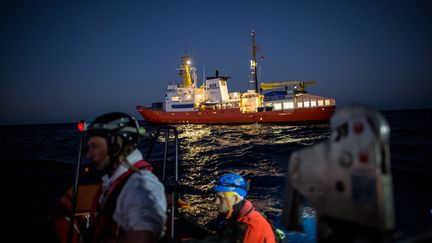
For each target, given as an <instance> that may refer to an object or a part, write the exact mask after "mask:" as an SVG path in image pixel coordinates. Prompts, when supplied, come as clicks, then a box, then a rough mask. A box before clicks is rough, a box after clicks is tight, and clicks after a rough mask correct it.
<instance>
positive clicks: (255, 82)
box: [250, 30, 258, 93]
mask: <svg viewBox="0 0 432 243" xmlns="http://www.w3.org/2000/svg"><path fill="white" fill-rule="evenodd" d="M251 39H252V60H251V61H250V73H251V79H252V80H251V81H250V84H252V85H253V86H254V88H255V92H256V93H258V77H257V76H258V75H257V61H256V52H257V46H256V44H255V31H253V30H252V34H251Z"/></svg>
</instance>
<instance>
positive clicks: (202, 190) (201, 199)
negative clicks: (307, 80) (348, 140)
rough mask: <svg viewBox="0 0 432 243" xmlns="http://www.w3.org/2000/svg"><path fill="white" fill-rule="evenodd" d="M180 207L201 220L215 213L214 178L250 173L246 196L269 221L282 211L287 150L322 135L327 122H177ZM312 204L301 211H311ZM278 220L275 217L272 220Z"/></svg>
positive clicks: (326, 132) (327, 131)
mask: <svg viewBox="0 0 432 243" xmlns="http://www.w3.org/2000/svg"><path fill="white" fill-rule="evenodd" d="M177 129H178V130H179V138H180V139H181V143H180V151H181V155H180V157H181V162H182V169H181V176H180V187H181V190H180V194H181V195H180V197H181V198H182V199H183V200H185V201H186V202H187V203H188V204H189V205H190V206H191V207H190V208H189V209H185V210H183V213H184V214H185V215H186V216H187V217H190V218H192V219H193V220H194V221H196V222H197V223H199V224H201V225H205V224H206V223H207V222H209V221H210V220H211V219H212V218H214V217H215V216H216V214H217V213H216V208H215V206H214V195H213V193H212V187H213V184H212V182H213V181H214V180H216V179H217V178H218V177H219V176H220V175H222V174H224V173H227V172H234V173H239V174H241V175H245V176H246V177H247V178H249V179H251V190H250V193H249V196H248V198H249V199H250V200H251V201H252V202H253V203H254V205H255V206H256V207H257V209H259V210H260V211H261V212H264V213H265V214H266V215H267V216H268V218H269V219H270V220H272V221H274V222H275V221H277V220H278V217H279V216H280V215H281V213H282V201H281V200H282V194H283V185H284V182H285V178H286V174H287V166H288V160H289V156H290V154H291V152H293V151H294V150H296V149H299V148H302V147H305V146H309V145H312V144H314V143H316V142H318V141H321V140H325V139H326V138H328V136H329V135H330V129H329V126H328V125H316V126H282V125H281V126H273V125H261V124H251V125H240V126H227V125H219V126H215V125H212V126H208V125H182V126H178V127H177ZM313 215H314V213H313V210H312V209H311V208H309V210H306V211H305V212H304V217H305V218H306V217H313ZM275 223H276V224H277V222H275Z"/></svg>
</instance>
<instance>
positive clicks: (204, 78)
mask: <svg viewBox="0 0 432 243" xmlns="http://www.w3.org/2000/svg"><path fill="white" fill-rule="evenodd" d="M205 75H206V74H205V64H203V81H202V82H203V84H202V85H203V86H204V85H205V84H204V82H205V80H206V76H205Z"/></svg>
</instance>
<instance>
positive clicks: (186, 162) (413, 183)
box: [0, 110, 432, 242]
mask: <svg viewBox="0 0 432 243" xmlns="http://www.w3.org/2000/svg"><path fill="white" fill-rule="evenodd" d="M382 113H383V115H384V116H385V117H386V118H387V120H388V122H389V124H390V128H391V138H390V151H391V166H392V175H393V191H394V192H393V194H394V205H395V217H396V225H397V230H398V231H400V232H404V233H405V232H407V234H415V233H416V232H419V231H421V230H424V229H428V228H432V214H431V213H432V212H431V210H432V190H431V188H430V187H431V186H432V180H431V178H432V162H431V161H430V160H431V158H432V140H431V138H432V128H431V124H432V110H403V111H386V112H382ZM143 125H144V126H145V127H146V128H147V136H146V137H145V138H144V139H143V140H142V142H141V144H140V147H139V148H140V150H141V151H143V154H146V152H147V150H148V148H149V146H150V141H151V135H152V134H154V131H155V127H154V126H151V125H149V124H145V123H143ZM176 127H177V130H178V132H179V139H180V143H179V156H180V157H179V162H180V167H179V172H180V176H179V194H180V198H181V199H182V200H184V201H185V202H187V203H188V204H189V206H190V208H188V209H187V210H182V213H183V214H185V215H186V216H187V217H188V218H190V219H192V220H194V221H196V222H197V223H198V224H201V225H203V226H205V225H206V224H207V223H208V222H209V221H210V220H211V219H212V218H214V217H215V215H216V208H215V206H214V203H213V202H214V195H213V193H212V190H211V188H212V186H213V182H214V180H216V179H217V178H218V177H219V176H220V175H222V174H224V173H226V172H235V173H240V174H242V175H245V176H246V177H247V178H248V179H250V184H251V189H250V193H249V196H248V197H249V199H250V200H251V201H252V202H253V204H254V205H255V206H256V208H257V209H258V210H260V211H261V212H263V213H264V214H265V215H266V216H267V217H268V218H269V219H270V220H271V221H272V222H273V223H274V224H275V225H278V222H279V220H280V215H281V213H282V195H283V192H284V182H285V179H286V176H287V169H288V161H289V157H290V155H291V153H292V152H293V151H296V150H298V149H302V148H305V147H308V146H311V145H313V144H316V143H319V142H321V141H324V140H326V139H328V138H329V136H330V133H331V130H330V127H329V125H328V124H321V125H299V126H290V125H271V124H250V125H239V126H232V125H179V126H176ZM79 142H80V134H79V132H78V131H77V129H76V124H73V123H69V124H40V125H17V126H0V160H1V161H3V163H9V166H10V167H11V168H12V169H9V171H8V172H7V176H6V177H4V178H3V179H2V184H3V186H4V185H6V187H7V189H6V192H9V194H11V195H10V197H11V198H12V199H11V200H12V201H9V202H10V203H9V204H6V206H5V207H9V208H12V209H13V210H12V211H15V212H14V213H12V212H9V213H10V214H11V217H14V216H16V217H17V218H18V217H28V216H29V214H35V215H37V217H36V216H34V217H29V219H32V220H33V221H38V220H42V219H43V218H44V216H45V215H46V213H47V211H48V210H49V208H50V207H51V206H52V204H53V203H54V202H55V201H56V200H57V199H58V197H59V196H60V195H62V193H64V191H63V190H64V189H65V188H67V187H64V186H60V185H62V184H64V185H67V186H69V185H71V184H72V182H73V181H72V178H71V176H70V175H71V173H72V172H70V173H69V172H68V173H66V174H65V172H64V171H62V170H60V169H59V168H57V167H56V164H68V165H74V164H75V163H76V162H77V160H78V152H79ZM163 151H164V148H163V146H162V147H155V148H154V150H153V153H152V155H151V157H150V158H149V161H150V162H152V163H153V165H154V167H155V173H159V175H160V171H161V168H162V160H163ZM83 154H85V148H84V151H83ZM19 161H52V162H50V163H49V166H47V163H45V162H44V164H42V162H40V163H41V164H40V165H37V164H32V165H30V166H31V168H28V167H29V166H25V167H24V166H22V167H21V166H20V165H16V164H15V165H11V164H10V163H14V162H15V163H21V162H19ZM36 163H37V162H36ZM82 163H83V164H86V163H89V161H88V160H87V159H86V158H85V156H83V157H82ZM26 167H27V168H26ZM42 167H43V168H42ZM6 168H9V167H8V166H6ZM66 175H67V176H66ZM47 178H53V179H51V180H50V181H49V182H46V183H45V184H43V185H44V186H43V188H42V187H41V186H36V185H37V183H38V181H43V180H47ZM27 183H31V184H33V187H34V188H36V189H32V192H22V193H21V191H20V190H26V188H31V185H25V184H27ZM39 190H40V191H39ZM29 194H31V196H32V198H31V200H30V205H29V204H28V203H23V201H25V202H28V201H29V198H28V197H29ZM35 205H37V206H36V207H35ZM27 206H29V207H30V206H33V208H34V209H32V210H29V209H27V210H26V207H27ZM24 213H25V214H26V215H21V214H24ZM303 218H304V226H305V231H306V232H305V233H301V234H299V233H295V232H289V234H288V238H289V239H291V240H292V241H294V242H314V241H315V240H316V231H315V228H314V225H315V217H314V210H313V209H312V208H310V206H305V209H304V213H303ZM12 221H13V222H12V226H10V227H11V228H10V229H13V230H16V229H19V228H20V227H21V226H20V224H23V222H22V221H21V220H18V219H16V220H12ZM36 223H37V222H36ZM13 224H15V225H13ZM27 225H35V223H34V224H27Z"/></svg>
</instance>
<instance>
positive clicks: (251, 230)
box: [214, 173, 276, 243]
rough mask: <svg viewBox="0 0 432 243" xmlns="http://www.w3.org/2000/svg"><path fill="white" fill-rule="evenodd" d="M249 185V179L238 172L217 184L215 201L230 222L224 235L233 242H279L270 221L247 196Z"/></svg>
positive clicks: (223, 176) (222, 178)
mask: <svg viewBox="0 0 432 243" xmlns="http://www.w3.org/2000/svg"><path fill="white" fill-rule="evenodd" d="M248 187H249V186H248V182H247V181H246V180H245V179H244V178H243V177H242V176H240V175H238V174H234V173H228V174H225V175H222V176H221V177H220V179H219V181H218V182H217V184H216V185H215V187H214V191H215V192H216V202H215V203H216V205H217V206H218V210H219V213H221V214H224V215H225V217H226V219H227V221H228V222H227V225H226V227H225V229H224V232H222V237H223V238H225V239H227V240H228V241H229V242H245V243H252V242H254V243H255V242H266V243H273V242H276V236H275V234H274V232H273V229H272V226H271V225H270V223H269V222H268V221H267V220H266V219H265V218H264V217H263V216H262V215H261V214H260V213H259V212H258V211H257V210H256V209H255V207H254V206H253V205H252V203H251V202H250V201H249V200H247V199H245V197H246V196H247V193H248V190H249V188H248Z"/></svg>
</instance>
